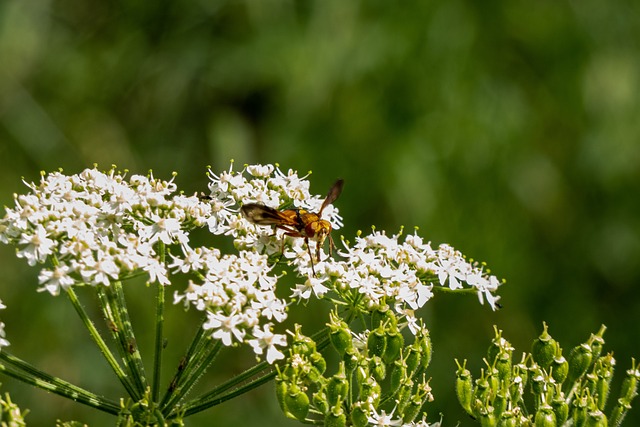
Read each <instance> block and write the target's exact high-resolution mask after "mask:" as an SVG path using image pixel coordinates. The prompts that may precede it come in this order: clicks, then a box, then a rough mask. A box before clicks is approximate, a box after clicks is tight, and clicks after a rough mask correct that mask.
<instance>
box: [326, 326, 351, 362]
mask: <svg viewBox="0 0 640 427" xmlns="http://www.w3.org/2000/svg"><path fill="white" fill-rule="evenodd" d="M328 326H329V341H331V344H332V345H333V347H334V348H335V349H336V351H337V352H338V354H339V355H340V356H342V355H344V353H345V352H346V351H347V350H349V349H351V348H352V347H353V340H352V338H351V330H350V329H349V325H347V323H346V322H344V321H343V320H340V321H339V322H338V323H333V322H332V323H329V324H328Z"/></svg>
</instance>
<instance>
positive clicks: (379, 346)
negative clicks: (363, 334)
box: [367, 326, 387, 357]
mask: <svg viewBox="0 0 640 427" xmlns="http://www.w3.org/2000/svg"><path fill="white" fill-rule="evenodd" d="M386 348H387V334H386V332H385V330H384V327H382V326H379V327H378V328H377V329H374V330H373V331H371V332H369V337H368V338H367V350H368V351H369V353H368V355H369V357H371V356H378V357H381V356H382V355H383V354H384V351H385V349H386Z"/></svg>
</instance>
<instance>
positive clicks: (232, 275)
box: [171, 248, 287, 363]
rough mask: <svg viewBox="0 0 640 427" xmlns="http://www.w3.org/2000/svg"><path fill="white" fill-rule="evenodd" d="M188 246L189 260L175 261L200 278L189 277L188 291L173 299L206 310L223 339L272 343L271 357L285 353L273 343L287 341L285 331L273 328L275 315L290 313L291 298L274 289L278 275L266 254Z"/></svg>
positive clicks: (258, 348) (258, 347) (257, 345)
mask: <svg viewBox="0 0 640 427" xmlns="http://www.w3.org/2000/svg"><path fill="white" fill-rule="evenodd" d="M185 251H186V254H185V257H184V259H185V260H188V261H182V260H181V259H180V258H174V262H173V264H171V266H172V267H173V268H175V269H176V270H177V271H180V272H187V271H189V270H191V272H193V273H196V274H197V276H198V277H200V278H201V281H200V283H199V284H198V283H196V282H194V281H190V284H189V287H188V288H187V290H186V292H184V293H178V292H176V294H175V297H174V301H175V302H176V303H178V302H180V301H184V302H185V303H187V304H192V305H194V306H195V307H196V308H197V309H198V310H203V311H205V312H206V315H207V321H206V322H205V324H204V328H205V329H206V330H208V331H210V333H211V336H212V337H213V338H215V339H219V340H221V341H222V343H223V344H224V345H226V346H231V345H233V344H234V343H243V342H246V343H249V344H250V345H251V346H252V347H253V349H254V351H255V352H256V354H262V353H263V349H264V348H267V359H268V360H270V363H271V362H273V361H274V360H276V359H279V358H281V357H282V355H281V353H279V352H277V351H275V350H274V347H273V346H274V345H286V337H285V336H284V335H276V336H272V335H268V334H270V333H271V330H270V328H271V323H270V321H272V320H275V321H277V322H282V321H283V320H285V319H286V317H287V314H286V303H285V302H284V301H282V300H280V299H278V298H277V297H276V295H275V290H276V282H277V277H275V276H271V275H270V273H271V267H270V266H269V265H268V263H267V257H266V256H265V255H260V254H257V253H255V252H249V251H241V252H240V253H239V254H238V255H224V256H221V255H220V251H217V250H213V249H206V248H199V250H198V251H197V252H196V251H194V250H191V249H188V248H187V249H185ZM194 261H195V262H194Z"/></svg>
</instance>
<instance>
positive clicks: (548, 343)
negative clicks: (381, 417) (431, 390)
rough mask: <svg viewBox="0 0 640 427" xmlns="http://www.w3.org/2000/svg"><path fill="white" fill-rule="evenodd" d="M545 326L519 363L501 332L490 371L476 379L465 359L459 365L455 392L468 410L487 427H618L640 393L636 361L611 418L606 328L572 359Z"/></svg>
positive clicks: (575, 350) (572, 354)
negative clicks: (605, 349) (607, 407)
mask: <svg viewBox="0 0 640 427" xmlns="http://www.w3.org/2000/svg"><path fill="white" fill-rule="evenodd" d="M543 328H544V329H543V332H542V334H541V335H540V336H539V337H538V338H536V339H535V340H534V342H533V345H532V348H531V352H530V353H529V354H526V353H525V354H523V356H522V359H521V361H520V362H519V363H513V358H512V353H513V351H514V349H513V347H512V346H511V344H509V342H508V341H507V340H505V339H504V338H502V331H499V330H498V329H497V328H496V335H495V338H494V339H493V341H492V343H491V345H490V347H489V350H488V353H487V358H486V359H485V360H484V361H485V364H486V369H483V370H482V373H481V375H480V377H479V378H478V379H476V380H475V381H474V380H473V378H472V376H471V373H470V372H469V370H468V369H466V367H465V366H466V360H465V361H464V362H463V364H462V365H460V363H458V361H456V363H457V364H458V371H457V379H456V394H457V396H458V400H459V402H460V404H461V405H462V407H463V408H464V409H465V411H466V412H467V413H468V414H469V415H471V416H472V417H473V418H475V419H476V420H478V421H479V423H480V425H482V426H505V427H507V426H536V427H547V426H573V427H580V426H593V427H595V426H609V427H612V426H619V425H620V424H621V423H622V420H623V418H624V416H625V415H626V413H627V411H628V410H629V409H630V408H631V401H632V399H633V398H634V397H635V396H636V394H637V383H638V379H639V378H640V369H638V367H637V366H636V364H635V360H632V362H631V365H632V366H631V369H629V370H628V371H627V372H626V374H627V376H626V378H625V380H624V383H623V385H622V390H621V392H620V395H619V398H618V399H617V401H616V402H615V404H614V405H613V408H612V409H611V411H610V412H609V415H608V416H606V415H605V405H606V403H607V399H608V397H609V388H610V385H611V380H612V378H613V370H614V366H615V359H614V358H613V355H612V354H611V353H608V354H602V347H603V345H604V339H603V338H602V336H603V334H604V331H605V329H606V328H605V326H604V325H603V326H602V327H601V328H600V331H599V332H598V333H597V334H592V335H591V336H590V337H589V339H588V340H587V341H586V342H585V343H582V344H580V345H578V346H576V347H574V348H573V349H572V350H571V351H570V352H569V355H568V356H567V358H565V357H564V356H563V354H562V348H561V347H560V345H559V343H558V342H557V341H556V340H554V339H553V338H552V337H551V335H549V333H548V331H547V325H546V324H544V325H543ZM527 391H529V392H530V395H525V392H527ZM527 407H528V408H530V409H528V408H527Z"/></svg>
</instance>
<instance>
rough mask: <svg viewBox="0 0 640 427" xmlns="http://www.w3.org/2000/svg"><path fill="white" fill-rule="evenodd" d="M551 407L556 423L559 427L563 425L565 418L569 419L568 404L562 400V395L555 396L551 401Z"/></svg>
mask: <svg viewBox="0 0 640 427" xmlns="http://www.w3.org/2000/svg"><path fill="white" fill-rule="evenodd" d="M558 387H559V385H558ZM560 393H562V392H560ZM551 407H552V408H553V413H554V414H555V415H556V423H558V425H559V426H562V425H564V423H565V421H567V418H569V404H568V403H567V401H566V399H564V395H560V394H558V395H556V397H555V398H554V399H553V400H552V401H551Z"/></svg>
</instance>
